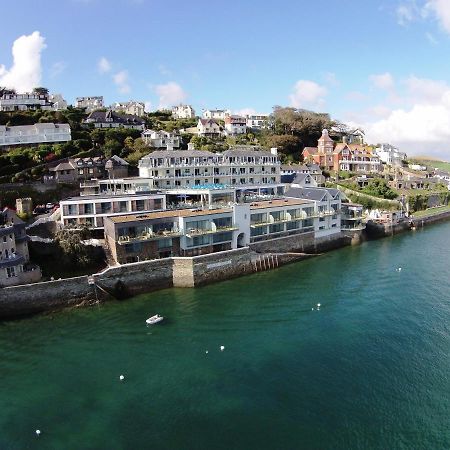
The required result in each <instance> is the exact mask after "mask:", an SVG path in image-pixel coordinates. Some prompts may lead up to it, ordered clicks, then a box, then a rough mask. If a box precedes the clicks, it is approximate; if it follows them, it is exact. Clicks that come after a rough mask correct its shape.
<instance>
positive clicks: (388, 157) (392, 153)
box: [374, 144, 407, 166]
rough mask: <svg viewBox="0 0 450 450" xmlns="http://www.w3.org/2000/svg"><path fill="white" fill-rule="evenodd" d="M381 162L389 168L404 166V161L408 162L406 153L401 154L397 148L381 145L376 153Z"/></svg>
mask: <svg viewBox="0 0 450 450" xmlns="http://www.w3.org/2000/svg"><path fill="white" fill-rule="evenodd" d="M374 152H375V153H376V155H378V157H379V158H380V160H381V162H383V163H384V164H387V165H388V166H402V161H404V160H406V158H407V156H406V153H404V152H401V151H400V150H399V149H398V148H397V147H394V146H393V145H390V144H381V145H380V146H379V147H377V148H376V149H375V151H374Z"/></svg>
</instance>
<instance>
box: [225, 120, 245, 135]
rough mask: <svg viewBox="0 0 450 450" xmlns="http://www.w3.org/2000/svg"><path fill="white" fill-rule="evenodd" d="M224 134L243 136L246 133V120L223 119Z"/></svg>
mask: <svg viewBox="0 0 450 450" xmlns="http://www.w3.org/2000/svg"><path fill="white" fill-rule="evenodd" d="M225 132H226V134H228V135H231V136H235V135H238V134H245V133H246V132H247V120H246V119H245V117H241V116H228V117H225Z"/></svg>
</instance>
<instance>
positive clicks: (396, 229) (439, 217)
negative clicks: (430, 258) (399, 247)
mask: <svg viewBox="0 0 450 450" xmlns="http://www.w3.org/2000/svg"><path fill="white" fill-rule="evenodd" d="M446 220H450V211H445V212H442V213H438V214H432V215H429V216H424V217H409V218H408V219H406V220H404V221H402V222H400V223H397V224H393V225H392V224H379V223H375V222H372V221H369V222H367V226H366V231H365V235H366V236H367V237H368V238H369V239H379V238H382V237H386V236H393V235H395V234H399V233H403V232H405V231H410V230H411V229H415V228H416V229H417V228H422V227H425V226H427V225H432V224H434V223H438V222H444V221H446Z"/></svg>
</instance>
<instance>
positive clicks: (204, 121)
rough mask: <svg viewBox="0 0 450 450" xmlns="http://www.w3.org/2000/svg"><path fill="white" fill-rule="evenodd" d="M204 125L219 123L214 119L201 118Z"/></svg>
mask: <svg viewBox="0 0 450 450" xmlns="http://www.w3.org/2000/svg"><path fill="white" fill-rule="evenodd" d="M199 121H200V122H201V124H202V125H217V126H219V124H218V123H217V122H216V121H215V120H214V119H199Z"/></svg>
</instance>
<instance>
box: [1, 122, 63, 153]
mask: <svg viewBox="0 0 450 450" xmlns="http://www.w3.org/2000/svg"><path fill="white" fill-rule="evenodd" d="M70 140H71V133H70V125H69V124H67V123H36V124H34V125H18V126H15V127H7V126H6V125H0V147H4V148H7V147H10V146H15V145H32V144H48V143H56V142H68V141H70Z"/></svg>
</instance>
